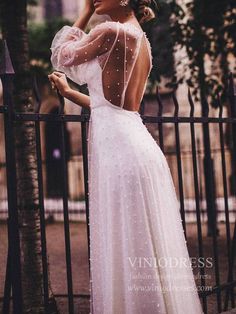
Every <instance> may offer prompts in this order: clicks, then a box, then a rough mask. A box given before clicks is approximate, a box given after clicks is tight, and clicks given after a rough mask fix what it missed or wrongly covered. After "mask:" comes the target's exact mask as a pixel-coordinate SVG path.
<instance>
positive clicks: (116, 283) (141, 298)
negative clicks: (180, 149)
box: [51, 21, 203, 314]
mask: <svg viewBox="0 0 236 314" xmlns="http://www.w3.org/2000/svg"><path fill="white" fill-rule="evenodd" d="M142 45H146V49H147V50H148V52H149V56H150V69H149V73H150V70H151V67H152V56H151V47H150V44H149V41H148V39H147V37H146V34H145V33H144V32H143V31H142V30H141V29H139V28H138V27H136V26H134V25H133V24H131V23H120V22H114V21H107V22H103V23H101V24H99V25H97V26H96V27H94V28H93V29H92V30H91V31H90V32H89V33H88V34H87V33H85V32H84V31H83V30H81V29H79V28H77V27H70V26H64V27H63V28H62V29H61V30H59V31H58V33H57V34H56V35H55V37H54V39H53V42H52V47H51V51H52V57H51V62H52V65H53V67H54V68H55V70H58V71H62V72H64V73H65V74H66V75H67V76H68V77H69V78H70V79H71V80H73V81H74V82H76V83H78V84H85V83H86V84H87V85H88V89H89V94H90V99H91V101H90V105H91V115H90V121H89V135H88V152H89V204H90V211H89V219H90V225H89V228H90V229H89V230H90V257H91V258H90V267H91V268H90V270H91V280H90V284H91V286H90V288H91V289H90V290H91V300H90V301H91V303H90V304H91V305H90V311H91V313H92V314H143V313H145V314H154V313H160V314H189V313H192V314H200V313H203V311H202V308H201V303H200V299H199V297H198V293H197V287H196V284H195V280H194V276H193V271H192V268H191V263H190V259H189V254H188V249H187V246H186V241H185V237H184V230H183V227H182V223H181V215H180V210H179V209H180V208H179V202H178V199H177V196H176V190H175V187H174V184H173V180H172V176H171V173H170V169H169V166H168V164H167V160H166V158H165V156H164V154H163V152H162V150H161V149H160V147H159V146H158V144H157V143H156V142H155V140H154V139H153V137H152V136H151V134H150V133H149V131H148V130H147V128H146V126H145V125H144V124H143V122H142V119H141V116H140V114H139V112H138V111H130V110H127V109H125V108H124V105H125V104H126V103H127V101H128V100H127V98H126V97H127V95H126V91H127V89H128V88H129V84H130V78H131V76H132V73H133V70H134V67H135V64H136V60H137V58H138V56H139V53H140V51H141V47H143V46H142ZM149 73H147V75H146V76H145V77H144V78H143V77H142V78H141V77H136V78H134V77H132V79H137V80H141V79H142V80H144V88H143V89H142V90H141V91H139V95H138V97H139V98H140V101H141V99H142V97H143V94H144V91H145V88H146V83H147V79H148V75H149ZM136 96H137V95H136Z"/></svg>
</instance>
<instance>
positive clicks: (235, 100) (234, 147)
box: [228, 73, 236, 195]
mask: <svg viewBox="0 0 236 314" xmlns="http://www.w3.org/2000/svg"><path fill="white" fill-rule="evenodd" d="M228 99H229V106H230V117H231V118H236V91H235V86H234V78H233V74H232V73H230V76H229V88H228ZM231 133H232V134H231V135H232V137H231V138H232V143H231V145H230V146H231V153H232V158H231V160H232V161H231V166H232V173H231V175H230V183H231V184H230V185H231V187H230V189H231V193H232V194H233V195H235V194H236V179H235V176H236V124H235V123H232V128H231Z"/></svg>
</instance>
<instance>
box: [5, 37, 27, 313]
mask: <svg viewBox="0 0 236 314" xmlns="http://www.w3.org/2000/svg"><path fill="white" fill-rule="evenodd" d="M3 45H4V46H3V57H2V62H1V64H0V77H1V80H2V85H3V104H4V129H5V148H6V175H7V198H8V217H9V218H8V222H9V223H8V228H9V233H8V234H9V238H8V243H9V255H8V256H9V259H10V263H8V265H9V267H10V280H11V285H12V296H13V312H14V314H21V313H22V311H23V301H22V282H21V255H20V236H19V224H18V209H17V189H16V160H15V145H14V108H13V98H12V93H13V79H14V69H13V66H12V63H11V59H10V55H9V51H8V48H7V44H6V41H4V43H3ZM8 278H9V276H8Z"/></svg>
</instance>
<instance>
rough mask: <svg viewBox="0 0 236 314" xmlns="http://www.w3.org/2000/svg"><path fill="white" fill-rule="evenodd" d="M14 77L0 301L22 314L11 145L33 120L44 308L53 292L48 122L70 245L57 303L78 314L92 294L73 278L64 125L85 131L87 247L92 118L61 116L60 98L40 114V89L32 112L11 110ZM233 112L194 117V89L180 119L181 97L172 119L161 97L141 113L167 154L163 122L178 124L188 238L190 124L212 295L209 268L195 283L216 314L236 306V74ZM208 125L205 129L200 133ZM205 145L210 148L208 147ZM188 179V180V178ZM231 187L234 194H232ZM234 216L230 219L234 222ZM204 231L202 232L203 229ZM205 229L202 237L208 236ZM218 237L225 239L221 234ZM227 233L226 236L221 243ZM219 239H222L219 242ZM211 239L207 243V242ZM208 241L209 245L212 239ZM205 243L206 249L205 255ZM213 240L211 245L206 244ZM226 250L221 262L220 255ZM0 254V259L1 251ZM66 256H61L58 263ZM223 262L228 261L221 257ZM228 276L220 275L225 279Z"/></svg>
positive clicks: (7, 128) (8, 89)
mask: <svg viewBox="0 0 236 314" xmlns="http://www.w3.org/2000/svg"><path fill="white" fill-rule="evenodd" d="M13 76H14V74H13V73H12V74H7V73H2V74H1V80H2V84H3V91H4V98H3V106H0V115H2V116H3V121H4V138H5V148H4V149H5V153H6V176H7V201H8V247H9V248H8V258H7V265H6V273H5V287H4V293H3V296H2V297H1V300H2V308H3V313H10V311H11V310H10V308H11V304H12V309H13V312H14V313H18V314H20V313H21V312H22V307H23V304H22V302H23V301H22V280H21V243H20V235H19V228H18V225H19V212H18V210H17V173H16V159H15V153H16V151H15V144H14V123H15V122H17V121H18V122H23V121H32V122H34V127H35V141H36V154H37V171H38V173H37V177H38V189H39V204H38V206H39V214H40V234H41V254H42V266H43V296H44V303H45V308H48V306H49V304H50V302H51V301H50V291H49V279H48V258H47V257H48V252H47V250H48V245H47V236H46V227H45V205H44V184H43V171H42V143H41V133H40V132H41V130H40V123H42V122H45V121H47V122H51V123H55V122H57V123H60V126H61V128H60V150H61V153H62V159H61V168H60V169H61V183H62V186H61V188H62V189H61V191H62V204H63V218H64V219H63V226H64V241H65V260H66V278H67V292H62V293H61V294H57V295H55V297H64V298H66V299H67V301H68V309H69V310H68V311H69V313H70V314H72V313H75V306H74V304H75V299H76V298H87V299H89V297H90V296H89V294H76V293H75V292H74V290H73V275H72V257H71V256H72V250H71V238H70V236H71V235H70V222H69V206H68V172H67V167H66V162H67V158H66V141H65V124H66V123H67V122H74V123H79V124H80V126H81V140H82V152H83V168H84V190H85V205H86V230H87V241H88V248H89V191H88V158H87V131H88V124H89V113H88V112H86V111H84V110H82V112H81V115H69V114H65V113H64V99H63V98H62V97H60V96H59V97H60V106H59V110H58V113H57V114H43V113H40V105H41V100H40V95H39V93H38V91H37V88H35V89H34V92H35V100H36V103H35V104H36V105H35V112H34V113H22V112H16V111H15V110H14V103H13V100H12V79H13ZM228 96H229V97H228V108H229V109H230V110H229V111H228V112H229V113H228V114H227V116H226V117H225V116H223V105H222V103H221V101H220V97H219V103H218V105H219V108H218V116H214V117H210V116H209V110H208V109H209V107H208V103H207V101H206V100H205V104H204V105H205V106H206V108H205V109H206V110H205V111H204V114H203V115H202V116H195V110H196V105H195V104H194V102H193V99H192V96H191V93H190V90H189V91H188V105H189V116H185V117H184V116H179V109H180V108H181V107H180V105H179V103H178V100H177V98H176V95H175V94H174V93H173V94H172V100H173V108H174V115H173V116H163V101H162V99H161V95H160V94H159V93H158V91H157V95H156V101H157V104H158V108H159V110H158V113H157V115H155V116H154V115H146V114H145V111H146V109H147V108H145V102H142V106H141V108H140V113H141V117H142V119H143V123H144V124H146V125H147V126H148V125H156V126H157V129H158V141H159V145H160V147H161V148H162V150H163V151H164V152H165V145H164V144H165V132H164V127H165V125H166V124H168V125H169V124H170V125H172V126H173V132H174V133H173V134H174V148H175V151H174V156H175V158H176V165H177V167H176V171H177V179H178V182H177V185H178V188H177V191H178V197H179V202H180V212H181V216H182V221H183V227H184V230H185V236H186V239H188V234H187V229H188V228H187V223H186V220H185V201H186V200H185V195H184V186H185V184H189V183H185V181H184V176H183V155H182V144H181V139H182V136H183V134H182V133H181V131H180V130H181V127H182V125H188V127H189V130H188V136H189V141H190V142H189V143H190V145H191V164H192V174H193V181H192V184H193V186H194V193H195V198H194V201H195V204H194V205H195V206H194V207H195V208H194V214H195V215H196V224H195V226H196V233H195V240H196V241H197V246H196V248H197V251H196V252H195V253H194V254H196V256H197V257H204V256H205V257H206V255H210V256H211V258H212V261H213V267H212V269H211V276H212V277H211V289H204V287H205V288H206V287H207V286H208V285H209V282H208V280H207V279H206V278H207V274H208V269H206V268H205V267H202V268H200V276H199V281H198V284H199V286H201V287H202V289H200V290H199V296H200V297H201V300H202V304H203V309H204V313H210V312H211V311H212V310H211V311H210V309H209V306H208V303H209V302H208V301H209V299H210V298H212V297H213V298H214V300H215V304H216V305H215V308H214V310H213V311H212V313H216V311H217V312H222V311H223V310H227V309H229V308H231V307H232V308H234V307H235V287H236V278H235V276H236V274H235V269H236V267H235V255H236V254H235V251H236V220H235V215H234V216H233V219H232V218H231V219H230V218H229V217H230V210H229V208H231V209H232V210H235V207H236V203H234V204H233V205H229V198H230V197H233V198H234V196H235V195H236V190H234V189H235V179H236V171H235V168H236V167H235V165H236V136H235V134H236V95H235V90H234V83H233V76H232V75H231V76H230V77H229V88H228ZM210 125H214V128H215V129H217V130H218V131H217V132H215V133H214V137H215V136H218V144H219V150H218V151H219V154H218V158H220V165H221V169H220V171H221V179H222V180H221V182H222V187H221V188H222V190H223V210H224V216H225V220H224V224H223V226H222V228H221V230H219V228H218V222H217V206H216V189H217V185H216V184H215V182H216V181H215V176H214V160H213V158H212V151H213V149H212V147H211V141H210V140H209V139H210V137H209V134H210V127H209V126H210ZM199 126H200V127H201V129H204V130H205V131H204V132H203V134H204V135H203V136H206V137H208V140H206V139H205V141H202V142H203V143H204V145H203V151H202V154H203V170H202V173H203V174H204V178H202V180H204V182H205V185H204V186H205V191H204V195H205V201H206V212H207V224H206V226H205V224H204V223H203V221H202V208H201V193H202V191H200V189H199V179H200V178H199V163H198V160H197V144H196V130H199ZM202 126H204V128H202ZM225 126H227V127H228V128H227V132H228V133H227V137H230V141H229V138H227V143H228V144H227V146H228V147H227V149H228V150H229V151H230V153H231V159H230V161H231V162H230V163H231V164H230V165H229V164H228V163H229V162H227V161H226V158H225V152H226V143H225V141H226V136H225V134H226V128H225ZM207 127H208V131H207ZM206 145H207V146H206ZM187 175H188V174H187ZM229 183H230V190H229ZM231 217H232V216H231ZM204 228H205V229H204ZM204 230H206V231H207V235H208V237H207V236H205V235H204V232H205V231H204ZM203 231H204V232H203ZM219 231H220V232H221V234H219ZM223 234H224V235H225V237H223ZM219 236H222V237H223V239H221V238H219ZM206 239H207V240H206ZM209 239H210V240H209ZM206 241H207V243H208V248H209V247H210V250H209V251H206V249H207V246H206V243H205V242H206ZM209 241H210V242H209ZM222 252H223V257H222ZM0 254H2V253H1V252H0ZM61 258H62V257H61ZM222 258H223V259H222ZM88 264H89V249H88ZM223 269H224V270H223ZM222 273H223V275H222Z"/></svg>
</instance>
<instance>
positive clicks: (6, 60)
mask: <svg viewBox="0 0 236 314" xmlns="http://www.w3.org/2000/svg"><path fill="white" fill-rule="evenodd" d="M14 73H15V71H14V69H13V65H12V62H11V57H10V53H9V50H8V47H7V42H6V40H5V39H4V40H3V49H2V58H1V60H0V75H4V74H14Z"/></svg>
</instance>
